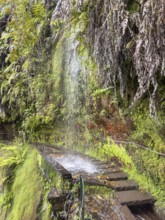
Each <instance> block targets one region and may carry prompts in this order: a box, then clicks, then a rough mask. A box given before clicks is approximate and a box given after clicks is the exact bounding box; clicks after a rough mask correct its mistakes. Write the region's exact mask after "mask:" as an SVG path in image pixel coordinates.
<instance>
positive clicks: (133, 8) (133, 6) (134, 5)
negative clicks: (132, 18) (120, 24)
mask: <svg viewBox="0 0 165 220" xmlns="http://www.w3.org/2000/svg"><path fill="white" fill-rule="evenodd" d="M139 9H140V4H139V3H138V2H137V1H136V0H133V1H130V2H129V3H128V11H129V12H130V13H131V14H132V13H136V12H138V11H139Z"/></svg>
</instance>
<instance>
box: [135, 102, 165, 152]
mask: <svg viewBox="0 0 165 220" xmlns="http://www.w3.org/2000/svg"><path fill="white" fill-rule="evenodd" d="M132 118H133V122H134V125H135V128H136V129H135V130H134V131H133V133H132V138H133V139H134V140H136V141H140V142H143V143H144V144H146V145H147V146H148V147H150V148H151V149H154V150H156V151H162V152H163V151H164V149H165V143H164V141H163V139H162V138H161V136H160V134H159V129H160V128H161V123H162V122H161V121H160V123H159V124H158V122H156V121H155V120H154V119H153V118H151V117H150V116H149V110H148V109H147V107H146V105H145V104H144V103H142V104H140V105H139V106H138V107H137V108H136V109H135V110H134V112H133V115H132Z"/></svg>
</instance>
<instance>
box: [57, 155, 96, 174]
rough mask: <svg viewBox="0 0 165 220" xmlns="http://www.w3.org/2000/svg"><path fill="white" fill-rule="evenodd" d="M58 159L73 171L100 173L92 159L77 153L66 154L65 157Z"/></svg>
mask: <svg viewBox="0 0 165 220" xmlns="http://www.w3.org/2000/svg"><path fill="white" fill-rule="evenodd" d="M56 160H57V161H58V162H59V163H60V164H61V165H62V166H63V167H64V168H65V169H67V170H68V171H70V172H71V173H78V172H84V173H87V174H94V173H98V169H97V166H96V165H94V164H93V163H92V162H91V161H89V160H86V159H84V158H82V157H80V156H77V155H66V156H64V157H60V158H56Z"/></svg>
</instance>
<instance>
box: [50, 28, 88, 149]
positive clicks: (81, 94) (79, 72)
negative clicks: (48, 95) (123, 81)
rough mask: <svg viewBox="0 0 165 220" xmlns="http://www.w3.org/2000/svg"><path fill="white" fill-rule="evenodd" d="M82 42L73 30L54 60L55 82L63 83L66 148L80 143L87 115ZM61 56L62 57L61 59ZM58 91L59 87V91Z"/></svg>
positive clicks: (64, 40) (62, 41)
mask: <svg viewBox="0 0 165 220" xmlns="http://www.w3.org/2000/svg"><path fill="white" fill-rule="evenodd" d="M79 44H80V42H79V41H78V40H77V33H75V32H74V30H71V31H70V33H69V36H68V35H67V36H65V35H64V36H63V37H62V38H61V40H60V41H59V42H58V44H57V47H56V52H55V55H54V58H53V62H54V63H53V69H54V74H55V80H56V81H58V80H57V79H58V78H59V81H60V82H61V81H62V83H61V84H62V85H61V87H62V89H61V93H62V94H59V95H62V96H63V97H64V98H63V109H64V110H63V122H64V127H65V131H64V135H65V136H64V139H63V141H64V142H65V146H67V147H70V148H71V147H74V145H75V142H78V135H79V134H78V133H79V130H80V129H77V128H78V127H80V126H79V125H80V120H81V119H82V118H85V115H86V110H85V109H86V108H85V106H86V91H87V89H86V85H87V82H86V81H87V80H86V78H87V76H86V72H87V71H86V67H85V66H84V65H83V64H82V60H81V59H82V58H81V57H80V56H79V54H78V47H79ZM59 56H60V57H59ZM56 90H58V87H57V89H56Z"/></svg>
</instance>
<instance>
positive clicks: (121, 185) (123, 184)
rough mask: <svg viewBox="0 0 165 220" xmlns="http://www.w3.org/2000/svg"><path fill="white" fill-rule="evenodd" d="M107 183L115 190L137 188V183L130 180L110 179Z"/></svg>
mask: <svg viewBox="0 0 165 220" xmlns="http://www.w3.org/2000/svg"><path fill="white" fill-rule="evenodd" d="M109 185H110V186H111V188H112V189H114V190H116V191H126V190H133V189H137V188H138V184H137V183H136V182H135V181H131V180H118V181H110V182H109Z"/></svg>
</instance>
